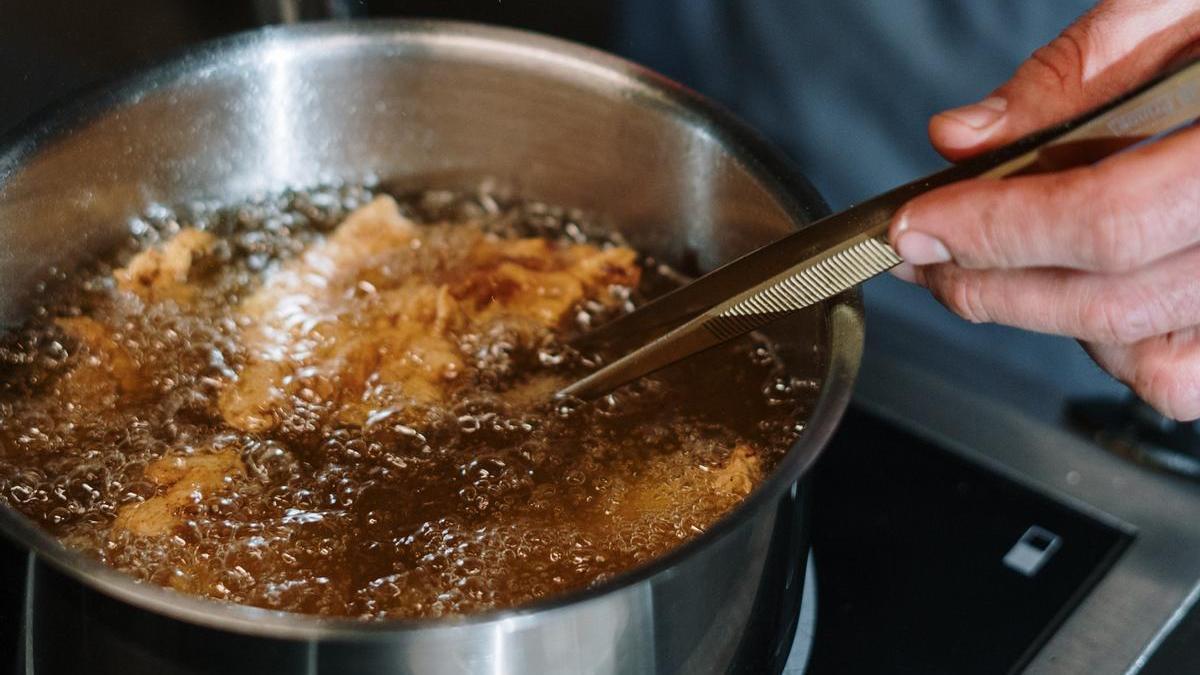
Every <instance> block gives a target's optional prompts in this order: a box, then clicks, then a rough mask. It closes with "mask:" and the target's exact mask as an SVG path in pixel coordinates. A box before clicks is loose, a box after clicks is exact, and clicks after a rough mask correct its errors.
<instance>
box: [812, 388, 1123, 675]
mask: <svg viewBox="0 0 1200 675" xmlns="http://www.w3.org/2000/svg"><path fill="white" fill-rule="evenodd" d="M813 486H814V494H815V500H814V502H815V503H814V508H813V518H814V522H813V537H814V541H813V555H814V559H815V563H816V577H817V619H816V634H815V640H814V644H813V652H812V656H811V660H810V670H809V671H808V672H810V673H813V674H814V675H830V674H833V673H838V674H845V673H921V674H923V675H933V674H936V673H953V674H959V673H974V674H977V675H980V674H986V673H1008V672H1013V671H1015V670H1018V669H1020V668H1021V666H1022V665H1023V664H1024V663H1026V662H1027V660H1028V659H1030V658H1031V657H1032V656H1033V655H1034V654H1035V653H1036V651H1037V650H1038V648H1039V647H1040V646H1041V645H1042V643H1043V641H1044V640H1045V638H1046V637H1047V636H1049V635H1050V634H1051V633H1052V632H1053V631H1054V629H1055V628H1056V627H1057V626H1058V624H1059V623H1060V622H1061V621H1062V619H1063V618H1065V617H1066V616H1067V614H1068V613H1069V612H1070V611H1071V610H1072V608H1073V607H1074V606H1075V604H1076V603H1077V602H1078V600H1079V599H1080V598H1082V597H1083V596H1084V595H1085V594H1086V593H1087V592H1088V590H1089V589H1090V588H1091V587H1092V586H1093V585H1094V584H1095V582H1096V581H1097V580H1099V579H1100V578H1101V577H1102V576H1103V574H1104V573H1105V571H1106V570H1107V569H1108V568H1109V567H1110V566H1111V564H1112V563H1113V561H1114V560H1116V558H1117V557H1118V556H1119V555H1120V553H1121V551H1122V550H1123V549H1124V548H1125V547H1126V545H1127V544H1128V543H1129V542H1130V541H1131V539H1132V538H1131V536H1130V535H1128V534H1126V533H1125V532H1122V531H1121V530H1118V529H1115V528H1114V527H1111V526H1109V525H1108V524H1106V523H1103V522H1100V521H1099V520H1097V519H1095V518H1093V517H1091V516H1090V515H1087V514H1084V513H1081V512H1080V511H1078V510H1076V509H1074V508H1072V507H1070V506H1067V505H1065V504H1063V503H1061V502H1059V501H1056V500H1053V499H1051V498H1049V497H1047V496H1044V495H1042V494H1040V493H1038V492H1036V491H1034V490H1032V489H1030V488H1028V487H1025V486H1023V485H1021V484H1019V483H1017V482H1015V481H1013V480H1011V479H1009V478H1007V477H1005V476H1003V475H1001V474H999V473H997V472H995V471H992V470H990V469H989V468H986V467H984V466H982V465H980V464H978V463H971V462H968V461H967V460H965V459H963V458H961V457H960V456H958V455H956V454H954V453H952V452H949V451H948V450H946V449H945V448H944V447H942V446H940V445H939V444H938V443H937V442H934V441H931V440H929V439H926V438H922V437H921V436H919V435H917V434H914V433H912V432H911V431H907V430H906V429H905V428H904V427H903V426H901V425H897V424H895V423H893V422H891V421H889V420H887V419H885V418H884V417H882V416H880V415H877V414H874V413H870V412H866V411H864V410H862V409H861V408H853V407H852V408H851V410H850V411H849V413H848V414H847V416H846V419H845V421H844V422H843V423H842V425H841V429H840V430H839V431H838V433H837V435H836V436H835V439H834V441H833V443H832V445H831V446H830V447H829V448H828V449H827V450H826V452H825V454H824V455H823V457H822V459H821V461H820V464H819V465H818V467H817V473H816V476H815V480H814V481H813Z"/></svg>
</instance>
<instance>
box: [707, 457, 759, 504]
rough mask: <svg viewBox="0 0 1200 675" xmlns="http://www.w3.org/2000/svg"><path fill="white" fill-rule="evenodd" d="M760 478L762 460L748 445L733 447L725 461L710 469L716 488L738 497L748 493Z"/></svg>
mask: <svg viewBox="0 0 1200 675" xmlns="http://www.w3.org/2000/svg"><path fill="white" fill-rule="evenodd" d="M761 478H762V460H761V459H759V457H758V455H757V454H756V453H755V452H754V449H753V448H751V447H750V446H748V445H738V446H737V447H735V448H734V449H733V452H731V453H729V458H728V459H726V460H725V463H724V464H722V465H721V466H719V467H717V468H716V469H713V471H712V480H713V485H714V486H715V487H716V488H717V490H719V491H721V492H725V493H729V494H735V495H737V496H739V497H744V496H746V495H748V494H750V491H751V490H753V489H754V486H755V485H758V481H759V480H760V479H761Z"/></svg>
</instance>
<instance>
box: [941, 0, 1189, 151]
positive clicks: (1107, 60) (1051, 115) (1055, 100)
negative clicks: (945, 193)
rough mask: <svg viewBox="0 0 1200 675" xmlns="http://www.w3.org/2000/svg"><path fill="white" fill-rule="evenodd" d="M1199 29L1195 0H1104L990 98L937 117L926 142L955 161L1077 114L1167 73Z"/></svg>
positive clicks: (1026, 63)
mask: <svg viewBox="0 0 1200 675" xmlns="http://www.w3.org/2000/svg"><path fill="white" fill-rule="evenodd" d="M1198 29H1200V2H1197V1H1195V0H1185V1H1183V2H1145V1H1144V0H1108V1H1106V2H1102V3H1100V4H1099V5H1097V6H1096V7H1095V8H1093V9H1092V10H1091V11H1089V12H1088V13H1087V14H1085V15H1084V16H1083V17H1081V18H1080V19H1079V20H1078V21H1076V22H1075V23H1074V24H1072V25H1071V26H1070V27H1068V28H1067V29H1066V30H1064V31H1063V32H1062V34H1060V35H1059V36H1058V37H1057V38H1055V39H1054V41H1052V42H1051V43H1050V44H1048V45H1046V46H1045V47H1042V48H1041V49H1039V50H1037V51H1036V52H1034V54H1033V56H1031V57H1030V58H1029V59H1028V60H1026V61H1025V63H1023V64H1022V65H1021V67H1020V68H1018V69H1017V72H1016V74H1015V75H1014V76H1013V78H1012V79H1011V80H1009V81H1008V82H1006V83H1005V84H1004V85H1002V86H1001V87H1000V88H999V89H997V90H995V91H994V92H993V93H992V94H991V95H989V96H988V97H986V98H984V99H983V100H982V101H979V102H978V103H973V104H971V105H967V106H963V107H961V108H955V109H953V110H948V111H946V112H943V113H939V114H938V115H935V116H934V117H933V119H932V120H930V122H929V138H930V140H931V141H932V142H933V145H934V147H935V148H936V149H937V150H938V152H940V153H942V155H944V156H945V157H946V158H947V159H950V160H952V161H957V160H960V159H963V158H965V157H969V156H971V155H975V154H978V153H980V152H983V151H985V150H990V149H992V148H995V147H998V146H1001V145H1004V144H1006V143H1009V142H1012V141H1014V140H1016V139H1018V138H1020V137H1022V136H1025V135H1027V134H1030V133H1032V132H1034V131H1037V130H1039V129H1043V128H1045V127H1048V126H1050V125H1052V124H1055V123H1057V122H1061V121H1064V120H1067V119H1070V118H1072V117H1075V116H1076V115H1079V114H1081V113H1083V112H1085V111H1087V110H1090V109H1092V108H1095V107H1096V106H1099V105H1100V104H1102V103H1104V102H1106V101H1108V100H1109V99H1111V98H1114V97H1116V96H1118V95H1119V94H1121V93H1123V92H1125V91H1128V90H1129V89H1131V88H1132V87H1134V86H1135V85H1137V84H1139V83H1141V82H1142V81H1144V80H1146V79H1149V77H1150V76H1152V75H1153V74H1155V73H1157V72H1158V71H1160V70H1162V69H1163V68H1165V67H1166V66H1167V65H1168V64H1169V63H1170V62H1171V61H1172V60H1173V59H1174V58H1176V57H1177V56H1178V55H1179V54H1180V53H1181V52H1183V51H1184V50H1186V49H1187V48H1188V47H1189V43H1190V42H1192V40H1193V39H1194V37H1193V36H1195V35H1196V33H1197V30H1198Z"/></svg>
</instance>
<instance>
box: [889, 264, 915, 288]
mask: <svg viewBox="0 0 1200 675" xmlns="http://www.w3.org/2000/svg"><path fill="white" fill-rule="evenodd" d="M891 273H892V276H894V277H896V278H897V279H899V280H900V281H907V282H908V283H910V284H915V283H917V268H916V266H915V265H913V264H912V263H907V262H902V263H900V264H899V265H896V266H895V267H893V268H892V269H891Z"/></svg>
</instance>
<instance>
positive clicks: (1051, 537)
mask: <svg viewBox="0 0 1200 675" xmlns="http://www.w3.org/2000/svg"><path fill="white" fill-rule="evenodd" d="M1060 546H1062V539H1060V538H1059V536H1058V535H1057V534H1054V533H1053V532H1051V531H1049V530H1047V529H1044V528H1041V527H1038V526H1037V525H1033V526H1031V527H1030V528H1029V529H1028V530H1025V534H1023V535H1021V538H1020V539H1018V540H1017V543H1015V544H1013V547H1012V548H1011V549H1009V551H1008V553H1006V554H1005V555H1004V564H1005V565H1006V566H1007V567H1008V568H1009V569H1011V570H1014V571H1016V572H1020V573H1021V574H1024V575H1025V576H1027V577H1032V576H1033V575H1035V574H1037V573H1038V570H1040V569H1042V567H1043V566H1044V565H1045V564H1046V561H1048V560H1050V557H1051V556H1053V555H1054V552H1055V551H1057V550H1058V549H1059V547H1060Z"/></svg>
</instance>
